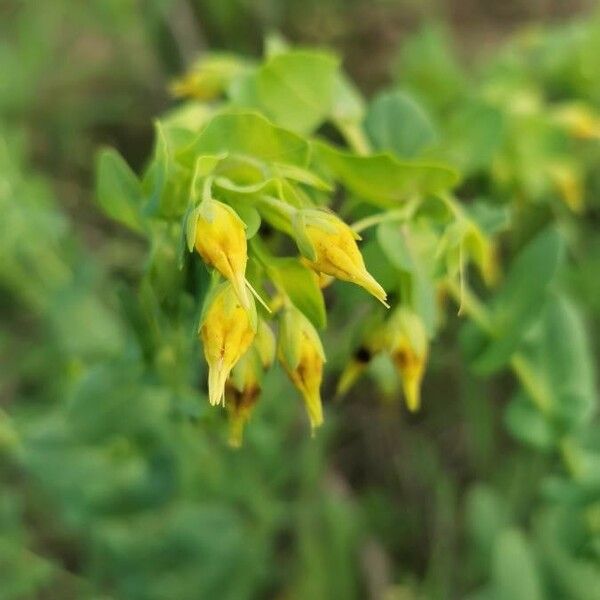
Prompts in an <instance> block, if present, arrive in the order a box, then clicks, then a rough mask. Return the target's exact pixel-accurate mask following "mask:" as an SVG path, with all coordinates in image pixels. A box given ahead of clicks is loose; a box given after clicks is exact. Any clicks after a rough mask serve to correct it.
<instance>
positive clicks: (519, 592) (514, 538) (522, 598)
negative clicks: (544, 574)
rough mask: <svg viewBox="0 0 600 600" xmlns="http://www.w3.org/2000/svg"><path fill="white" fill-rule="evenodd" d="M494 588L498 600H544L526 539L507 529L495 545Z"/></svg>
mask: <svg viewBox="0 0 600 600" xmlns="http://www.w3.org/2000/svg"><path fill="white" fill-rule="evenodd" d="M492 563H493V566H492V584H493V587H494V592H495V595H494V598H496V600H542V599H543V595H542V587H541V583H540V576H539V572H538V567H537V565H536V563H535V558H534V556H533V553H532V550H531V547H530V544H529V542H528V541H527V539H526V538H525V536H524V535H523V534H522V533H521V532H520V531H519V530H517V529H506V530H505V531H503V532H502V533H501V534H500V535H499V536H498V539H497V540H496V543H495V544H494V553H493V559H492Z"/></svg>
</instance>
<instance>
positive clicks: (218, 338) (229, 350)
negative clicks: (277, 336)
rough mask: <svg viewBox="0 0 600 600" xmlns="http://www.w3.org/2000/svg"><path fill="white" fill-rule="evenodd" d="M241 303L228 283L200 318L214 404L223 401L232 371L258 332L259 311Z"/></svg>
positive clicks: (209, 386) (210, 299)
mask: <svg viewBox="0 0 600 600" xmlns="http://www.w3.org/2000/svg"><path fill="white" fill-rule="evenodd" d="M250 299H251V305H250V308H251V310H250V311H248V310H246V309H245V308H244V307H243V306H242V305H241V303H240V300H239V298H238V297H237V295H236V294H235V292H234V290H233V287H232V286H231V284H229V283H225V284H222V285H221V286H219V287H218V288H217V289H216V291H215V293H214V294H213V295H212V296H211V297H209V298H208V299H207V308H206V310H205V314H204V315H203V318H202V319H201V325H200V337H201V339H202V343H203V346H204V356H205V357H206V362H207V363H208V368H209V372H208V397H209V400H210V403H211V404H212V405H215V404H219V402H221V400H222V399H223V394H224V389H225V381H226V380H227V377H228V376H229V373H230V372H231V369H232V368H233V367H234V365H235V364H236V363H237V362H238V360H239V359H240V358H241V357H242V356H243V354H244V353H245V352H246V350H248V348H249V347H250V344H251V343H252V340H253V339H254V336H255V333H256V312H255V310H256V309H255V306H254V302H253V300H252V297H250Z"/></svg>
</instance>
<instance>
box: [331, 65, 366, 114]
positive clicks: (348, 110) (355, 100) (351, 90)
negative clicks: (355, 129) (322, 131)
mask: <svg viewBox="0 0 600 600" xmlns="http://www.w3.org/2000/svg"><path fill="white" fill-rule="evenodd" d="M364 114H365V101H364V100H363V97H362V96H361V93H360V92H359V90H358V89H357V88H356V86H355V85H354V83H353V82H352V81H351V80H350V79H349V78H348V77H346V75H345V74H344V73H343V72H341V71H339V70H338V71H337V73H336V77H335V82H334V89H333V101H332V107H331V115H330V116H331V119H332V120H333V121H335V122H337V123H361V122H362V120H363V117H364Z"/></svg>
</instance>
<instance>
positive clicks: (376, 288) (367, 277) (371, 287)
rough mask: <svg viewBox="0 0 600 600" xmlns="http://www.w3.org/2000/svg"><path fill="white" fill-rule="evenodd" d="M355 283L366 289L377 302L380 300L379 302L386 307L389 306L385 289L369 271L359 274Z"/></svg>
mask: <svg viewBox="0 0 600 600" xmlns="http://www.w3.org/2000/svg"><path fill="white" fill-rule="evenodd" d="M356 283H357V284H358V285H360V286H361V287H362V288H363V289H365V290H367V292H369V294H371V295H372V296H374V297H375V298H377V300H379V302H381V304H383V305H384V306H385V307H386V308H390V305H389V304H388V302H387V293H386V291H385V290H384V289H383V288H382V287H381V285H380V284H379V282H378V281H377V280H376V279H375V277H373V275H371V273H369V272H368V271H365V272H364V273H362V274H361V277H360V278H359V279H358V280H357V282H356Z"/></svg>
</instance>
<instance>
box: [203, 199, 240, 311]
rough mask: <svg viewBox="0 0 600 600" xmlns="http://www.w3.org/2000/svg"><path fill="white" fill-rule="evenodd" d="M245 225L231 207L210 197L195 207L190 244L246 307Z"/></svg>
mask: <svg viewBox="0 0 600 600" xmlns="http://www.w3.org/2000/svg"><path fill="white" fill-rule="evenodd" d="M245 227H246V226H245V224H244V222H243V221H242V220H241V219H240V217H239V216H238V215H237V213H236V212H235V211H234V210H233V208H231V207H230V206H228V205H227V204H223V203H222V202H219V201H217V200H210V202H209V204H208V206H205V207H203V209H202V210H199V211H198V217H197V221H196V231H195V241H194V245H195V247H196V250H197V251H198V253H199V254H200V256H201V257H202V258H203V259H204V261H205V262H206V263H208V264H209V265H211V266H213V267H214V268H215V269H217V271H219V273H221V275H223V277H225V279H228V280H229V281H230V282H231V285H233V287H234V289H235V292H236V294H237V296H238V298H239V300H240V302H241V304H242V306H244V307H245V308H247V307H248V306H249V302H250V300H249V294H248V290H247V287H246V263H247V262H248V246H247V241H246V233H245Z"/></svg>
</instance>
